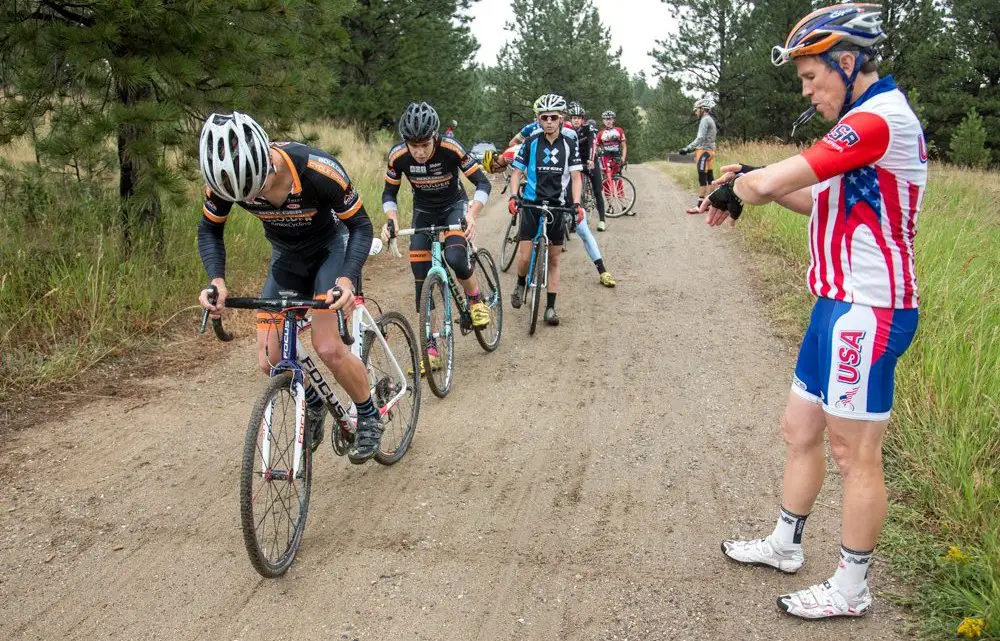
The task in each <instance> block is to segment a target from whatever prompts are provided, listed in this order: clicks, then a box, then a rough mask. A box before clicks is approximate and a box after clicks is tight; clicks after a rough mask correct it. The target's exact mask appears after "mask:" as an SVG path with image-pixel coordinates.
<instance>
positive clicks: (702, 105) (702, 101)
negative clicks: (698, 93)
mask: <svg viewBox="0 0 1000 641" xmlns="http://www.w3.org/2000/svg"><path fill="white" fill-rule="evenodd" d="M694 108H695V109H707V110H708V111H712V110H713V109H715V97H714V96H713V95H712V94H705V95H704V96H702V97H701V98H698V99H697V100H695V101H694Z"/></svg>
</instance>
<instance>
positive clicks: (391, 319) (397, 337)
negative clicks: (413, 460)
mask: <svg viewBox="0 0 1000 641" xmlns="http://www.w3.org/2000/svg"><path fill="white" fill-rule="evenodd" d="M375 324H376V325H377V326H378V328H379V330H380V331H381V332H382V338H383V339H384V340H385V344H383V343H382V341H380V340H379V339H378V336H376V334H375V331H373V330H369V331H366V332H365V337H364V342H363V343H362V344H361V345H362V347H361V362H363V363H364V364H365V367H366V368H367V369H368V385H369V387H370V388H371V391H372V402H373V403H375V407H377V408H378V410H379V413H380V414H381V415H382V441H381V442H380V443H379V446H378V451H377V452H375V460H376V461H378V462H379V463H381V464H382V465H392V464H393V463H395V462H396V461H398V460H399V459H401V458H403V455H404V454H406V450H408V449H409V447H410V443H411V442H412V441H413V433H414V432H415V431H416V429H417V417H418V416H419V414H420V352H419V350H418V349H417V337H416V336H415V335H414V334H413V329H412V328H411V327H410V323H409V322H407V320H406V317H404V316H403V315H402V314H400V313H399V312H386V313H384V314H382V315H381V316H379V317H378V318H376V319H375ZM387 347H388V351H387V350H386V348H387ZM400 372H402V378H401V377H400ZM404 384H405V387H406V388H407V390H406V392H405V393H403V396H402V397H400V398H397V397H398V396H399V394H400V392H401V391H402V389H403V387H404Z"/></svg>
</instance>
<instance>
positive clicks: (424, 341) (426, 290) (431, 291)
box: [417, 273, 455, 398]
mask: <svg viewBox="0 0 1000 641" xmlns="http://www.w3.org/2000/svg"><path fill="white" fill-rule="evenodd" d="M452 329H453V328H452V326H451V297H450V295H449V293H448V287H447V285H446V284H445V282H444V279H443V278H442V277H441V274H438V273H432V274H431V275H430V276H428V278H427V280H425V281H424V287H423V290H422V291H421V292H420V330H419V333H418V334H417V336H418V337H419V338H420V353H421V355H422V358H423V363H424V375H425V376H426V377H427V384H428V385H429V386H430V388H431V391H432V392H434V396H437V397H438V398H444V397H445V396H447V395H448V392H449V391H451V379H452V372H453V366H454V364H455V332H454V331H452Z"/></svg>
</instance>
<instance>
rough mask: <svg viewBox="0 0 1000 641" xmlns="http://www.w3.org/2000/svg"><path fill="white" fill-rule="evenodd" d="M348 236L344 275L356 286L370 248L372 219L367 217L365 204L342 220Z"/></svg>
mask: <svg viewBox="0 0 1000 641" xmlns="http://www.w3.org/2000/svg"><path fill="white" fill-rule="evenodd" d="M343 222H344V225H345V226H346V227H347V231H348V232H349V233H350V235H351V236H350V238H348V239H347V251H346V252H345V255H344V276H347V277H348V278H350V279H351V282H353V283H354V288H355V289H357V288H358V281H359V280H361V267H362V265H364V264H365V261H366V260H368V253H369V252H370V251H371V248H372V237H373V233H372V219H371V218H369V217H368V212H366V211H365V206H364V205H361V207H360V208H358V210H357V211H356V212H354V215H353V216H351V217H350V218H346V219H344V220H343Z"/></svg>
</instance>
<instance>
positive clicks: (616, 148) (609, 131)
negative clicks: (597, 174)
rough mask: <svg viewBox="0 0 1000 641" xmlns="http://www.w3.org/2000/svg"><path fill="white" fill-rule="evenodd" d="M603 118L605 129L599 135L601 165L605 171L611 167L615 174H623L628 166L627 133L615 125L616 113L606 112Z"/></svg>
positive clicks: (598, 144) (598, 145)
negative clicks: (623, 170)
mask: <svg viewBox="0 0 1000 641" xmlns="http://www.w3.org/2000/svg"><path fill="white" fill-rule="evenodd" d="M601 118H602V119H603V120H604V129H602V130H601V131H600V132H598V134H597V148H598V153H599V155H600V159H601V165H602V167H603V168H604V169H605V170H607V167H608V166H609V165H610V166H611V173H613V174H617V173H621V170H622V169H623V168H624V167H625V165H626V164H628V140H627V139H626V138H625V131H624V130H623V129H622V128H621V127H618V126H616V125H615V112H613V111H611V110H608V111H605V112H604V113H603V114H601Z"/></svg>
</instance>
